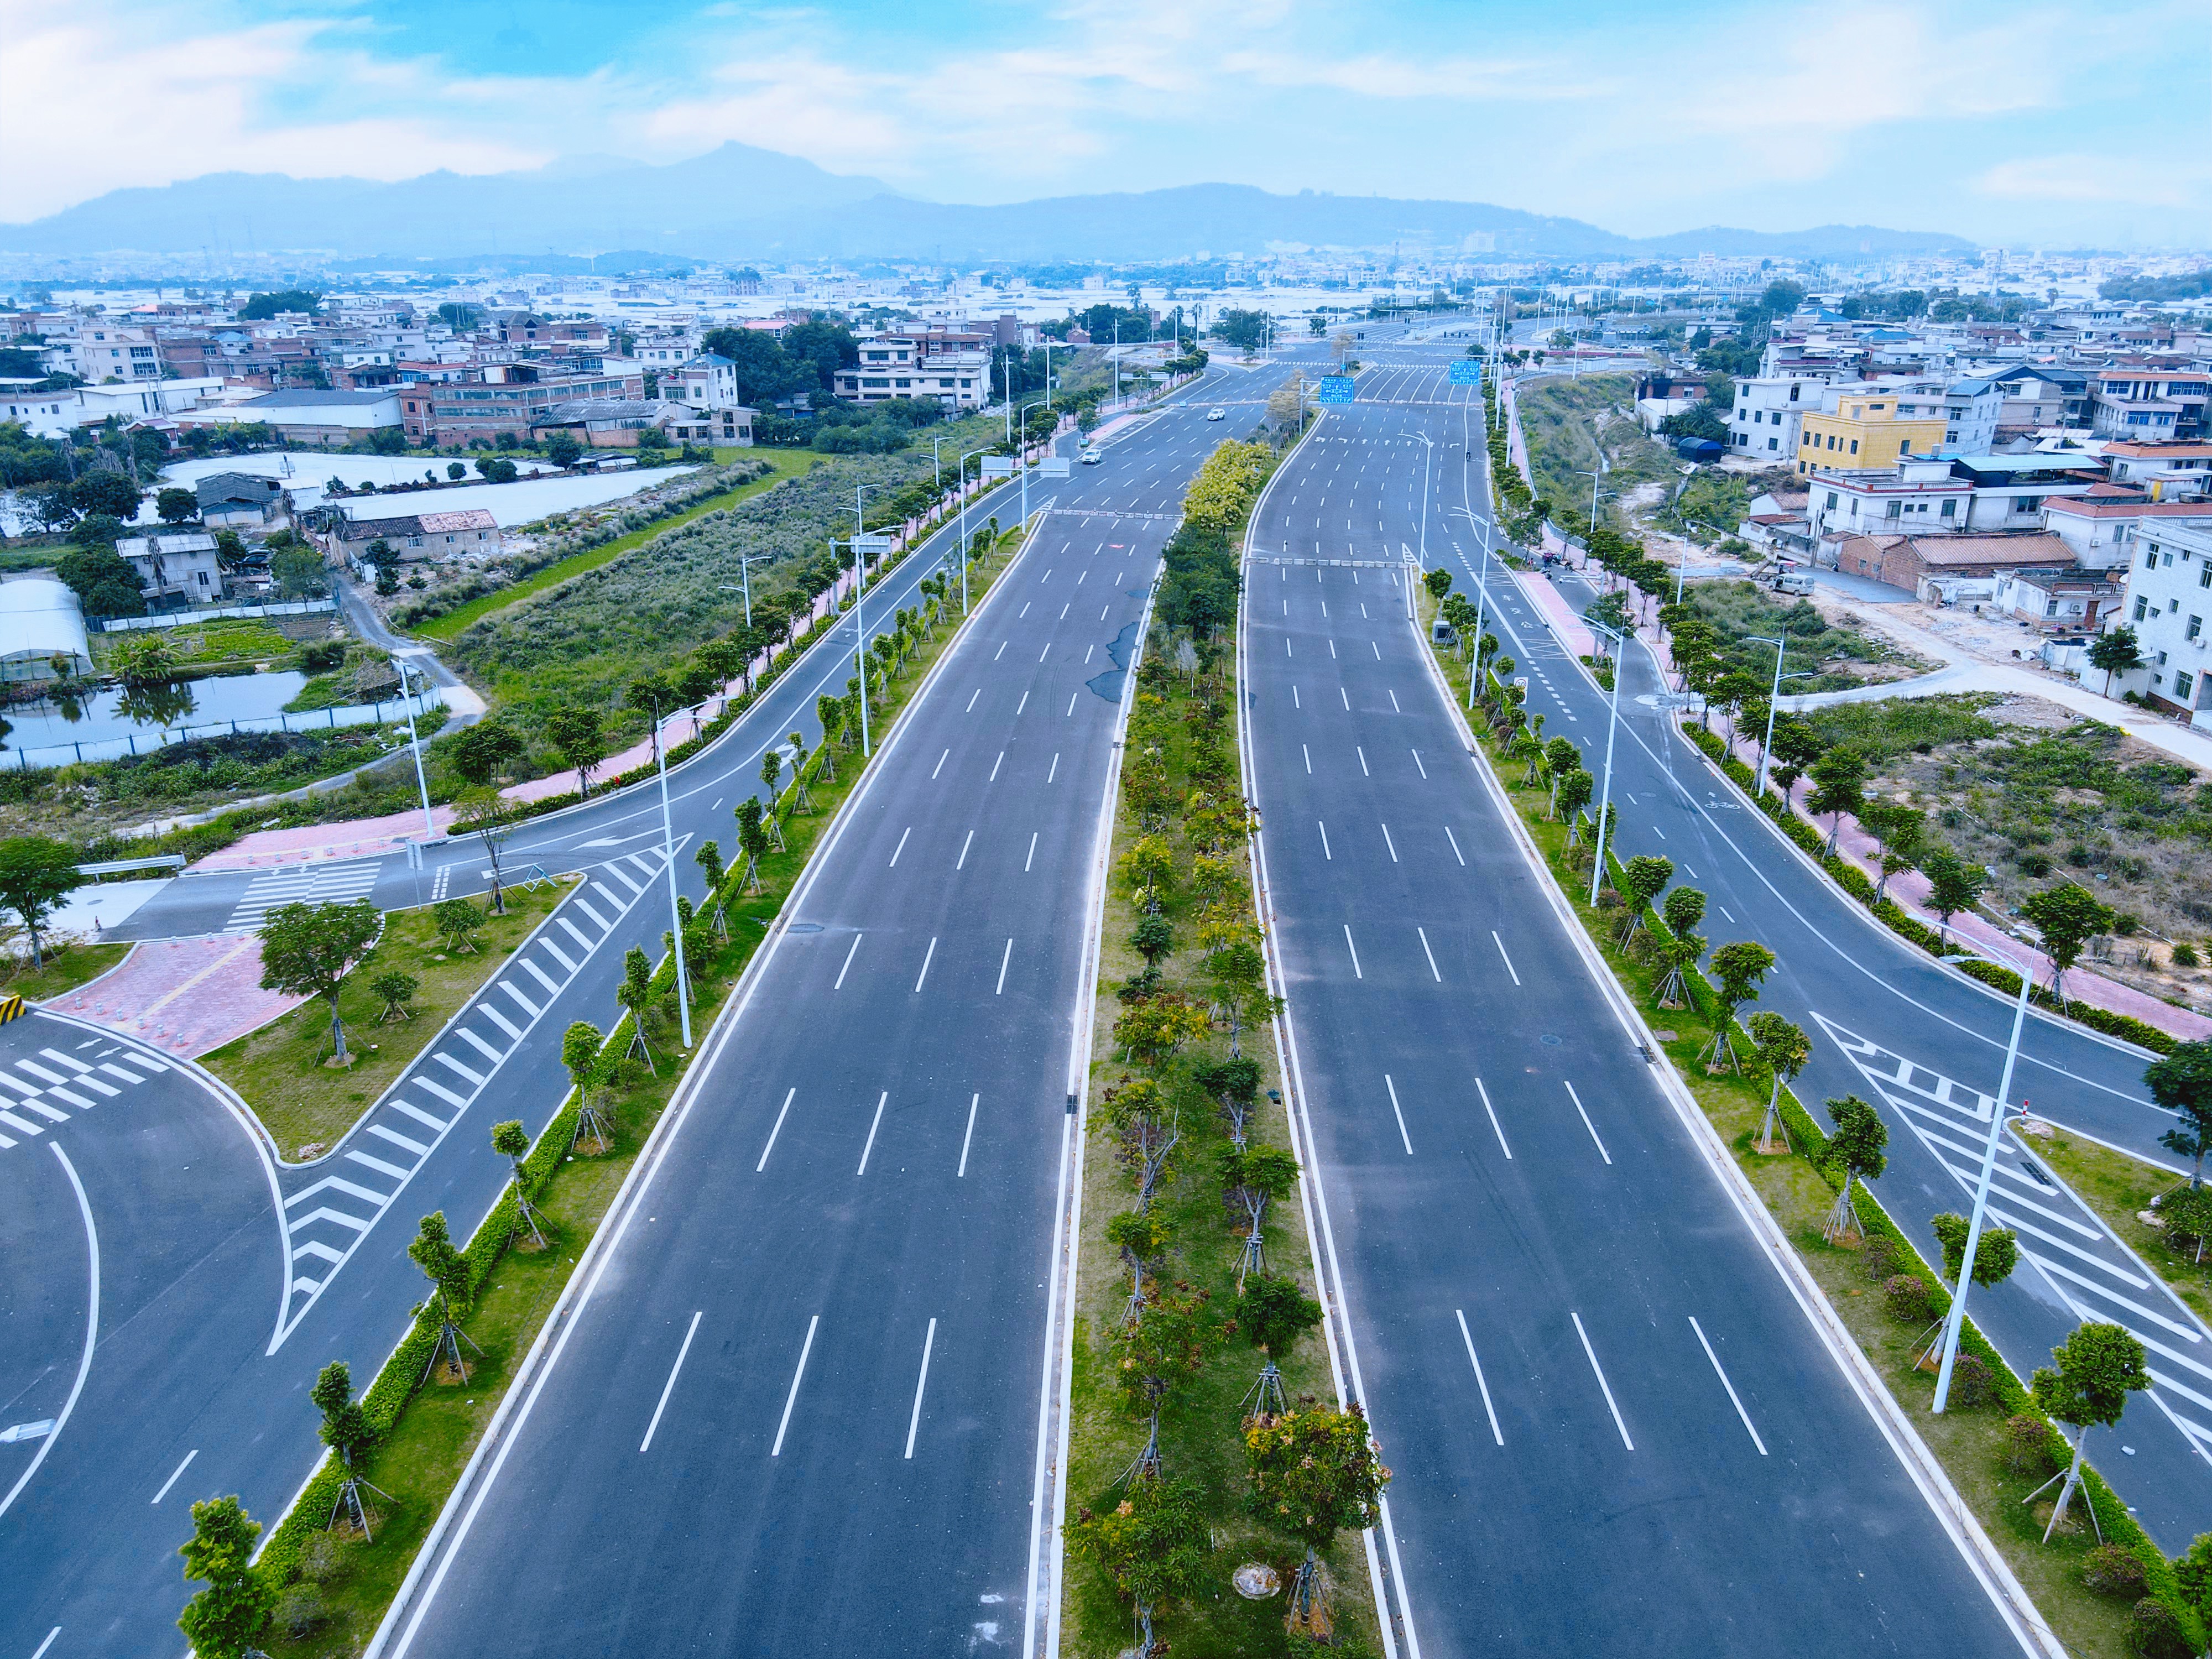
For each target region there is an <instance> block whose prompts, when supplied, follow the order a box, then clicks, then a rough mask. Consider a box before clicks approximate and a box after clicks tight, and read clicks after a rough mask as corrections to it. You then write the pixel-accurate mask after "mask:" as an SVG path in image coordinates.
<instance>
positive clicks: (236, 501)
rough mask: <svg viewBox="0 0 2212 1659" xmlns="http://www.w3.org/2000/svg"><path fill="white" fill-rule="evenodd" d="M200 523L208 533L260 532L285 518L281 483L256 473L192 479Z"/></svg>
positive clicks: (212, 474)
mask: <svg viewBox="0 0 2212 1659" xmlns="http://www.w3.org/2000/svg"><path fill="white" fill-rule="evenodd" d="M192 494H193V495H195V496H197V498H198V500H199V504H200V522H201V523H202V524H204V525H205V526H207V527H208V528H209V529H210V530H259V529H261V528H262V527H263V526H265V525H268V524H271V523H273V522H274V521H276V520H278V519H281V518H283V516H284V514H285V513H286V511H287V510H288V506H289V504H288V502H287V501H286V498H285V495H284V485H283V482H282V481H281V480H279V479H276V478H264V477H262V476H261V475H260V474H258V473H256V472H210V473H209V474H208V475H207V477H204V478H198V479H195V480H194V481H193V483H192Z"/></svg>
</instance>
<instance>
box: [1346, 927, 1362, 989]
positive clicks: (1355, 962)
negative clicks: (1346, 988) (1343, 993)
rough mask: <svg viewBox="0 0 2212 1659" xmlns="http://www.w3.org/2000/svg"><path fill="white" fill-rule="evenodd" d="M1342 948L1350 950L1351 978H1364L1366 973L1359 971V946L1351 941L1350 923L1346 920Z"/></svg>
mask: <svg viewBox="0 0 2212 1659" xmlns="http://www.w3.org/2000/svg"><path fill="white" fill-rule="evenodd" d="M1344 948H1345V949H1346V950H1347V951H1351V952H1352V978H1354V979H1365V978H1366V977H1367V975H1364V974H1363V973H1361V972H1360V971H1359V947H1358V945H1354V944H1353V943H1352V924H1351V923H1350V922H1346V923H1345V925H1344Z"/></svg>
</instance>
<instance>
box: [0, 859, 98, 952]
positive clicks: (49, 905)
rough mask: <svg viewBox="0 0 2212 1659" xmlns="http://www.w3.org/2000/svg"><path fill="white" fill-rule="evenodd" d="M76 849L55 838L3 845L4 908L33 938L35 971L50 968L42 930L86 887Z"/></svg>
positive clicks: (0, 904)
mask: <svg viewBox="0 0 2212 1659" xmlns="http://www.w3.org/2000/svg"><path fill="white" fill-rule="evenodd" d="M76 865H77V854H76V848H73V847H71V846H70V845H69V844H68V843H67V842H60V841H56V840H55V839H54V838H53V837H52V836H11V837H9V839H8V840H6V841H0V908H4V909H8V910H12V911H14V912H15V915H16V916H17V917H18V918H19V919H20V920H21V922H22V924H23V929H24V931H25V932H26V933H29V934H30V936H31V965H32V968H33V971H37V970H40V969H44V968H45V967H46V949H45V945H44V944H43V942H42V939H41V930H42V929H43V928H44V927H46V919H47V917H49V916H51V915H52V914H53V913H54V909H55V908H56V907H57V906H58V905H59V904H60V903H61V902H62V901H63V900H64V899H65V898H67V897H68V896H70V894H71V893H73V892H75V891H76V890H77V889H78V888H79V887H82V885H83V884H84V879H85V878H83V877H82V876H80V875H79V874H77V872H76Z"/></svg>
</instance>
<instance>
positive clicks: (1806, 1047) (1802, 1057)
mask: <svg viewBox="0 0 2212 1659" xmlns="http://www.w3.org/2000/svg"><path fill="white" fill-rule="evenodd" d="M1744 1029H1745V1030H1747V1031H1748V1032H1749V1033H1750V1034H1751V1046H1752V1050H1753V1053H1754V1054H1757V1055H1758V1056H1759V1064H1760V1065H1762V1066H1765V1067H1766V1072H1767V1075H1768V1076H1769V1077H1770V1078H1771V1079H1773V1087H1772V1088H1771V1090H1770V1091H1768V1093H1767V1097H1766V1121H1765V1122H1764V1123H1762V1124H1761V1125H1760V1126H1759V1145H1760V1146H1774V1145H1775V1144H1776V1142H1775V1139H1774V1137H1775V1132H1776V1131H1777V1130H1778V1128H1780V1127H1781V1122H1782V1091H1783V1089H1784V1086H1785V1085H1788V1084H1789V1083H1790V1082H1791V1081H1793V1080H1794V1079H1796V1075H1797V1073H1800V1072H1802V1071H1803V1070H1804V1069H1805V1064H1806V1062H1807V1061H1808V1060H1811V1059H1812V1058H1813V1043H1812V1039H1811V1038H1809V1037H1808V1036H1806V1035H1805V1033H1804V1032H1803V1031H1802V1030H1800V1029H1799V1028H1798V1027H1797V1026H1795V1025H1793V1024H1790V1022H1789V1021H1788V1020H1786V1019H1784V1018H1783V1017H1782V1016H1781V1015H1779V1014H1778V1013H1774V1012H1771V1011H1767V1012H1759V1013H1756V1014H1753V1016H1752V1017H1751V1018H1750V1021H1749V1022H1748V1023H1747V1024H1746V1025H1745V1027H1744ZM1781 1144H1782V1145H1783V1146H1785V1147H1786V1146H1788V1145H1789V1144H1790V1143H1789V1139H1788V1137H1787V1136H1786V1135H1784V1139H1783V1140H1782V1142H1781Z"/></svg>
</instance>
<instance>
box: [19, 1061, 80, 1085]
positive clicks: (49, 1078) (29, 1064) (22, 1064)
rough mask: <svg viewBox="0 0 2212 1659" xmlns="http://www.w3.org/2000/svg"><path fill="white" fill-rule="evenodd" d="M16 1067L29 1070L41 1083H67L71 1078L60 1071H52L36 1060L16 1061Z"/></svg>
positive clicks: (20, 1069)
mask: <svg viewBox="0 0 2212 1659" xmlns="http://www.w3.org/2000/svg"><path fill="white" fill-rule="evenodd" d="M15 1068H16V1070H18V1071H22V1072H28V1073H30V1074H31V1075H32V1076H33V1077H34V1078H36V1079H39V1081H40V1082H41V1083H47V1084H52V1083H67V1082H68V1081H69V1079H67V1078H65V1077H64V1076H63V1075H62V1074H61V1073H59V1072H50V1071H48V1070H47V1069H46V1067H45V1066H41V1065H40V1064H39V1062H38V1061H37V1060H17V1061H16V1062H15Z"/></svg>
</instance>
